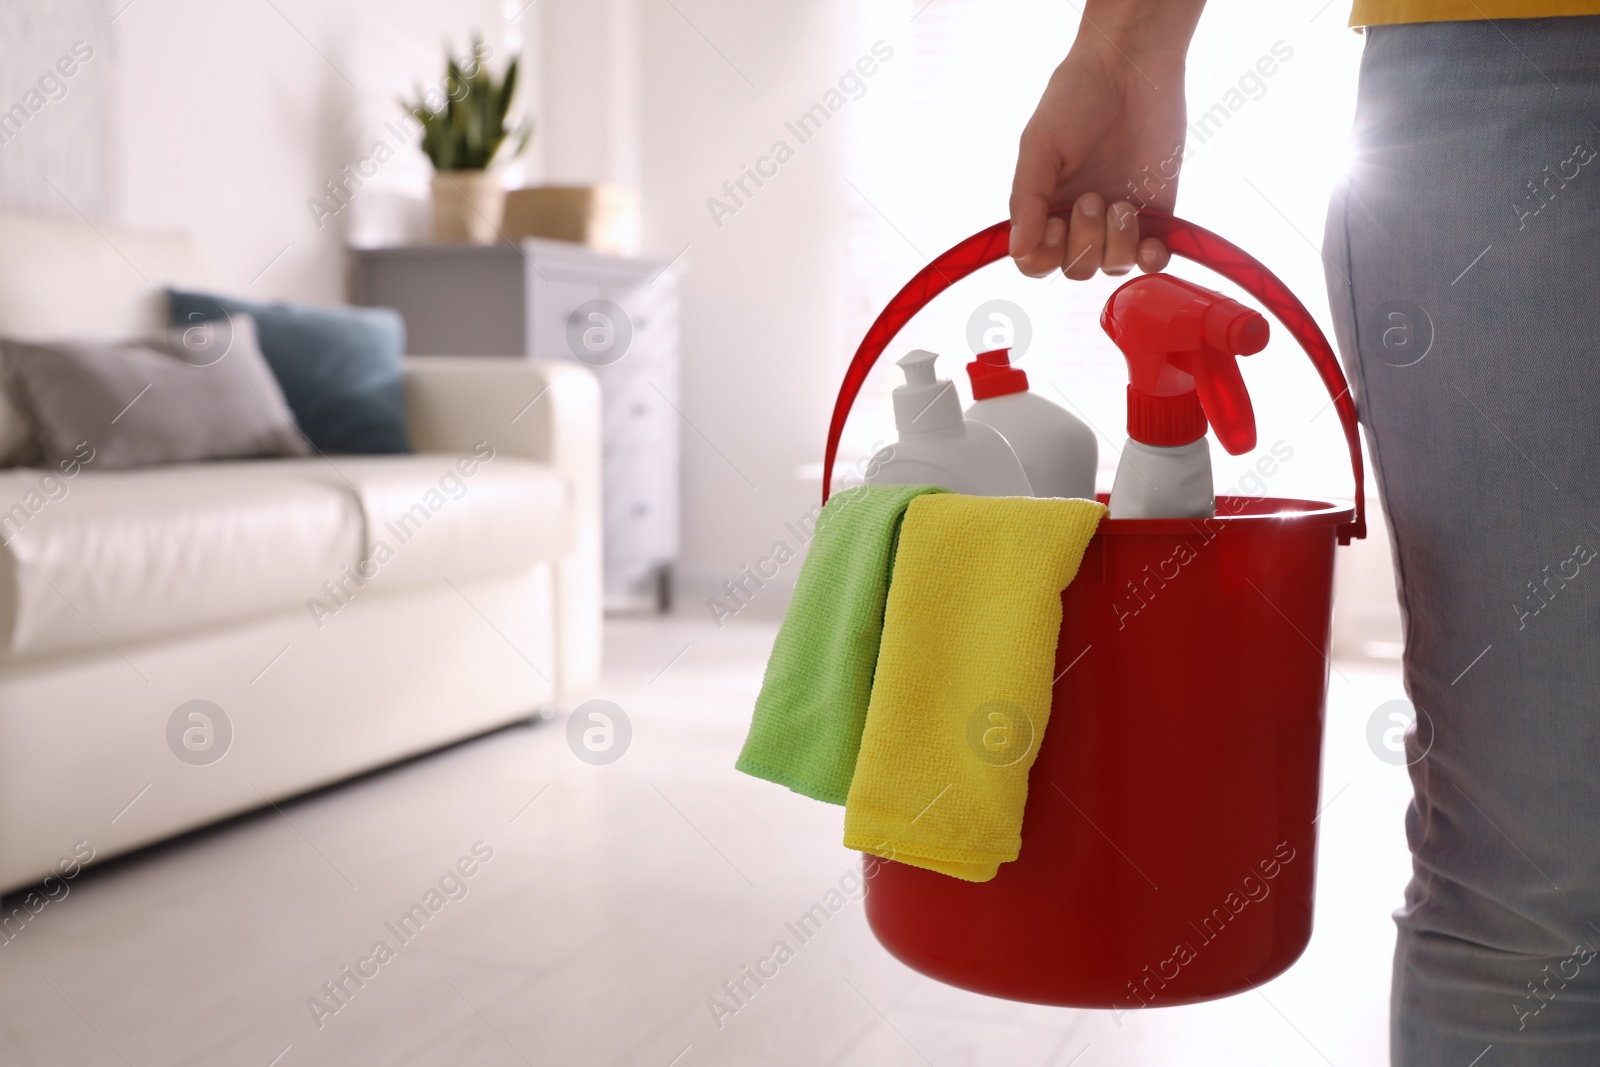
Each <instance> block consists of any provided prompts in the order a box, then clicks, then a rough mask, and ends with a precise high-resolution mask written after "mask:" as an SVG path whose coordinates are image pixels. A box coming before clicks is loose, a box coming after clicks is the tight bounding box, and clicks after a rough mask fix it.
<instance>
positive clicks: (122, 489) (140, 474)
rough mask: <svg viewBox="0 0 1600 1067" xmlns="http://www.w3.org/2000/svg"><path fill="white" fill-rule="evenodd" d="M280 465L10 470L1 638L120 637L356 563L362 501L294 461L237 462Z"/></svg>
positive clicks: (253, 611) (276, 596) (39, 642)
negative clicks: (301, 472) (284, 466)
mask: <svg viewBox="0 0 1600 1067" xmlns="http://www.w3.org/2000/svg"><path fill="white" fill-rule="evenodd" d="M273 465H274V464H269V463H265V462H260V463H257V464H244V463H207V464H185V465H181V466H170V467H151V468H147V469H143V470H133V471H96V470H94V469H93V464H92V461H91V462H90V464H89V465H88V466H86V467H84V468H82V469H80V470H79V471H78V473H77V475H76V477H73V478H66V477H64V476H61V475H56V474H49V473H46V472H43V471H39V470H34V469H31V468H16V469H13V470H9V471H5V472H0V539H3V544H4V547H3V548H0V632H3V633H4V634H5V637H6V641H5V647H6V648H7V649H8V650H10V651H11V652H26V653H42V652H51V651H60V650H64V649H69V648H82V647H101V648H103V647H104V646H105V645H106V644H107V643H109V644H111V645H112V646H113V647H116V646H121V645H123V644H124V643H127V642H133V641H136V640H138V639H140V638H143V637H149V636H158V635H162V634H167V633H174V632H178V631H181V630H188V629H200V628H203V627H206V626H210V625H214V624H217V623H221V622H227V621H230V620H233V619H238V618H244V617H248V616H251V615H257V614H261V613H263V612H265V611H269V610H271V609H274V608H281V607H284V606H287V605H289V604H294V603H296V602H298V601H299V600H301V599H303V598H305V597H307V596H310V595H311V594H312V593H313V592H314V591H315V590H316V589H317V588H318V586H319V585H320V584H321V583H322V582H323V581H325V580H326V579H328V578H330V577H332V576H335V575H337V574H338V572H339V568H340V567H342V566H345V565H348V564H353V563H354V562H355V560H356V559H357V556H358V555H359V552H360V548H361V537H362V519H361V511H360V507H359V505H358V504H357V502H356V500H355V498H354V497H353V495H352V494H350V493H348V492H340V491H338V490H337V489H334V488H331V487H329V486H327V485H325V484H322V483H320V482H318V481H317V480H315V479H309V478H304V477H298V476H296V475H295V473H294V472H293V471H292V470H284V471H282V472H281V473H276V474H271V475H268V474H266V473H265V472H264V471H263V472H260V474H259V476H256V477H250V478H239V477H237V472H236V470H235V469H236V468H239V467H245V466H260V467H262V468H269V467H271V466H273ZM253 473H254V472H253ZM30 490H31V491H32V492H31V493H30Z"/></svg>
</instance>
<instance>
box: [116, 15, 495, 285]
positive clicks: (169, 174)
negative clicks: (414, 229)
mask: <svg viewBox="0 0 1600 1067" xmlns="http://www.w3.org/2000/svg"><path fill="white" fill-rule="evenodd" d="M111 2H112V3H115V4H116V5H117V6H119V7H120V6H121V4H122V3H126V0H111ZM504 26H505V14H504V12H503V9H502V7H501V5H500V3H498V2H497V0H451V2H450V3H448V4H445V3H437V2H430V0H273V3H271V4H268V3H216V2H215V0H137V2H136V3H134V4H132V5H131V6H129V7H128V8H127V9H126V10H125V11H124V12H123V13H122V14H121V15H120V16H119V17H118V18H117V19H116V22H115V23H114V24H113V25H112V27H111V31H112V34H113V37H114V43H115V46H116V53H117V56H118V59H119V72H118V81H119V91H118V93H117V96H116V100H115V108H114V118H113V137H114V138H115V141H116V155H117V158H118V161H119V166H118V173H117V181H116V183H115V184H116V186H117V190H116V193H117V195H116V199H115V207H114V214H115V216H116V218H117V221H119V222H121V223H123V224H125V225H129V226H139V227H150V228H163V229H166V228H171V229H186V230H189V231H190V232H191V233H193V234H194V236H195V237H196V238H197V240H198V242H199V244H200V248H201V251H202V253H203V254H204V255H205V256H206V258H207V260H208V261H209V262H210V264H211V266H212V267H213V268H214V270H215V271H216V272H217V275H218V278H219V282H220V283H221V284H223V285H225V286H227V287H228V288H230V289H234V290H238V291H241V292H244V291H248V292H249V293H250V294H251V295H254V296H281V297H297V298H302V299H309V300H320V301H337V300H339V299H342V298H343V296H344V289H345V286H344V255H343V244H344V240H345V237H346V233H347V228H348V227H349V226H350V225H352V224H353V223H354V222H355V221H356V220H357V218H358V217H359V213H360V211H361V210H363V209H367V208H369V205H379V204H381V203H382V202H383V198H384V195H385V193H384V190H386V189H390V190H407V189H409V190H410V191H411V192H412V194H413V195H420V193H421V191H422V190H423V189H424V188H425V187H426V182H427V178H428V166H427V162H426V160H425V159H424V158H423V157H422V156H421V154H420V152H418V151H416V150H415V149H414V148H408V147H402V150H401V151H399V153H398V154H397V156H396V157H395V158H394V159H393V160H391V161H390V162H388V163H385V164H383V165H382V167H381V168H380V170H379V173H378V174H377V176H376V177H375V178H374V179H373V180H372V182H371V183H369V185H368V187H367V188H366V189H363V190H362V191H361V192H360V193H359V194H358V195H357V198H356V200H355V202H354V204H353V205H352V207H351V209H350V210H349V211H347V212H341V213H340V214H339V215H337V216H335V218H334V219H333V220H332V221H331V222H328V223H326V224H325V225H324V226H323V227H322V228H321V229H319V228H318V226H317V225H316V222H315V221H314V220H313V217H312V215H311V213H310V211H308V209H307V206H306V202H307V200H309V199H311V198H313V197H322V196H324V193H323V192H322V186H323V183H324V182H326V181H328V180H330V179H334V178H336V177H337V176H338V175H339V173H340V171H341V169H342V168H343V167H345V166H346V165H347V164H350V163H353V162H355V161H356V160H358V159H360V158H361V157H363V156H365V155H367V153H368V152H369V151H370V149H371V147H372V146H373V144H374V143H375V142H377V141H378V140H380V139H388V140H389V141H390V142H392V144H393V145H394V146H396V147H401V146H400V144H399V138H398V136H397V135H396V134H394V133H393V132H392V131H390V130H387V129H386V128H385V123H387V122H389V121H390V120H393V119H395V118H397V117H398V116H400V115H401V114H402V111H401V109H400V107H399V105H398V104H397V103H396V98H397V97H398V96H400V95H402V94H405V95H409V94H410V91H411V86H412V85H413V84H420V83H426V82H428V81H431V80H436V79H437V78H438V77H439V75H440V73H441V71H442V68H443V47H444V44H445V42H446V41H447V40H448V41H450V42H451V43H453V44H454V46H455V47H456V49H457V50H458V51H460V52H465V51H466V48H467V41H468V37H469V36H470V34H471V32H472V31H473V30H474V29H479V30H481V31H483V32H484V34H485V35H486V36H487V37H488V39H489V40H490V41H491V42H493V43H494V44H495V45H496V46H499V45H500V43H501V40H502V39H503V29H504ZM369 214H370V212H369ZM280 253H281V257H280ZM274 257H279V258H277V259H276V261H274ZM269 264H270V269H269ZM263 271H265V273H263Z"/></svg>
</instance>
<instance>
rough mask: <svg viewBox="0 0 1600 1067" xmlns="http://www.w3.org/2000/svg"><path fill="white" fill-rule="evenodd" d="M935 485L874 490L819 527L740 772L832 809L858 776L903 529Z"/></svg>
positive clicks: (828, 514) (838, 503)
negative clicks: (910, 509) (915, 503)
mask: <svg viewBox="0 0 1600 1067" xmlns="http://www.w3.org/2000/svg"><path fill="white" fill-rule="evenodd" d="M943 492H945V490H943V489H940V488H939V487H937V486H932V485H865V486H860V487H857V488H855V489H850V490H846V491H845V492H842V493H839V494H837V495H835V496H834V497H833V498H832V499H831V500H829V501H828V503H827V506H826V507H824V508H823V509H822V514H821V515H820V516H819V517H818V519H817V526H816V533H815V535H814V536H813V537H812V540H811V547H810V549H809V551H808V552H807V553H806V559H805V563H804V564H802V565H801V567H800V578H799V580H798V581H797V582H796V583H795V589H794V597H793V598H792V599H791V600H790V601H789V610H788V612H787V613H786V614H785V615H784V618H783V626H782V627H781V628H780V629H779V630H778V639H777V641H776V642H775V643H774V644H773V646H772V656H771V658H770V659H768V660H767V673H766V677H765V678H763V679H762V682H761V695H760V696H758V697H757V698H756V711H755V717H754V718H753V719H752V720H751V723H750V734H749V736H747V737H746V738H745V741H744V750H743V751H742V752H740V753H739V761H738V762H737V763H735V764H734V766H735V767H736V768H738V769H739V770H741V771H743V772H744V773H746V774H752V775H755V776H756V777H757V778H765V779H766V780H767V781H769V782H777V783H778V784H779V785H786V786H788V787H789V788H790V789H793V790H794V791H795V792H796V793H801V794H804V795H805V796H808V797H812V798H813V799H816V800H821V801H825V802H827V803H829V804H840V805H842V804H843V803H844V802H845V797H846V796H848V795H849V793H850V779H851V778H852V777H854V775H855V769H856V754H857V753H858V752H859V751H860V749H861V731H862V728H863V726H864V725H865V724H866V721H867V702H868V700H869V698H870V697H871V696H872V674H873V671H874V670H875V669H876V667H877V664H878V644H879V641H880V639H881V638H882V636H883V606H884V602H885V600H886V599H887V597H888V591H889V576H890V570H891V568H892V567H893V565H894V551H895V543H896V541H897V540H898V539H899V536H900V521H901V519H903V518H904V517H905V512H906V507H907V505H909V504H910V503H911V501H912V500H914V499H916V498H917V497H919V496H922V495H923V494H925V493H943Z"/></svg>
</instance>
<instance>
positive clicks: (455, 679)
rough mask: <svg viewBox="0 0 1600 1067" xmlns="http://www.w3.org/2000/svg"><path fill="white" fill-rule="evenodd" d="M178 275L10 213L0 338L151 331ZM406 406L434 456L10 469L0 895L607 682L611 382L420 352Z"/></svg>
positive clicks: (109, 235) (143, 255)
mask: <svg viewBox="0 0 1600 1067" xmlns="http://www.w3.org/2000/svg"><path fill="white" fill-rule="evenodd" d="M167 283H176V284H183V285H190V286H195V287H201V288H204V287H208V286H210V282H209V280H208V279H207V277H206V276H205V273H204V271H203V270H201V269H200V267H199V264H198V262H197V259H196V257H195V255H194V253H193V250H192V248H191V246H190V244H189V243H188V241H187V240H185V239H184V238H182V237H180V236H172V235H167V236H160V235H147V234H137V233H130V232H122V231H115V230H111V229H108V228H106V227H100V228H99V229H98V230H96V229H93V228H90V227H88V226H84V225H77V224H70V223H62V222H47V221H41V220H34V219H23V218H16V217H0V336H6V337H21V338H28V339H40V338H46V339H48V338H65V337H95V338H117V337H139V336H149V335H151V334H152V333H153V332H155V331H156V330H158V329H159V328H160V327H161V326H162V325H163V320H164V310H165V309H164V306H163V297H162V295H161V286H162V285H163V284H167ZM406 402H407V405H408V411H409V414H408V418H409V430H410V435H411V440H412V442H413V445H414V447H415V448H416V450H417V451H416V454H414V455H408V456H333V457H329V458H323V457H313V458H308V459H289V460H260V461H250V462H216V463H203V464H184V465H178V466H169V467H155V468H145V469H141V470H133V471H114V470H96V469H95V468H94V464H93V462H90V463H88V464H87V465H85V466H84V467H83V468H82V469H81V470H80V471H79V472H78V473H76V475H75V476H74V477H72V478H70V479H69V478H57V479H53V480H50V481H48V482H47V481H45V479H44V476H45V474H46V473H48V472H46V471H43V470H39V469H34V468H27V467H12V468H7V469H4V470H0V542H3V543H0V891H5V890H9V889H13V888H17V887H19V886H23V885H27V884H30V883H33V882H36V881H38V880H39V879H40V878H42V877H44V876H45V875H46V874H49V873H51V872H52V871H55V870H57V869H58V861H60V860H61V859H62V857H68V856H71V855H72V854H73V852H74V846H75V845H77V844H78V843H80V842H86V843H87V845H88V847H89V848H92V849H93V853H94V856H95V857H96V859H104V858H106V857H109V856H113V855H116V854H118V853H121V852H125V851H127V850H129V849H132V848H136V847H138V846H140V845H143V844H146V843H148V842H152V841H156V840H159V839H161V838H164V837H168V836H171V835H173V834H176V833H179V832H181V831H183V830H186V829H189V828H191V827H196V826H200V825H203V824H205V823H208V822H212V821H215V820H217V819H220V818H223V817H225V816H228V815H230V814H233V813H236V812H241V811H245V810H247V809H251V808H256V807H260V806H262V805H264V804H266V803H267V802H268V801H276V800H279V799H281V798H283V797H287V796H291V795H293V794H296V793H300V792H303V791H305V790H307V789H311V788H313V787H316V786H319V785H323V784H325V783H329V782H333V781H337V780H339V779H341V778H344V777H348V776H350V775H352V774H355V773H357V772H359V771H363V770H366V769H368V768H372V767H376V766H380V765H382V764H385V763H389V762H392V761H394V760H397V759H400V758H403V757H406V756H409V755H412V754H415V753H419V752H423V751H426V750H428V749H431V748H436V747H438V746H441V745H444V744H446V743H449V742H451V741H455V740H458V739H460V738H464V737H468V736H471V735H473V734H477V733H481V732H483V731H486V730H489V729H492V728H494V727H497V726H500V725H503V724H506V723H508V722H512V721H515V720H517V719H521V718H526V717H527V716H529V715H530V714H532V713H534V712H535V711H537V710H538V709H540V708H541V707H545V706H549V705H552V704H554V703H557V702H561V703H566V702H568V701H571V700H573V699H575V698H578V697H581V696H582V695H583V694H584V693H585V692H587V691H589V690H591V689H592V688H593V686H594V685H595V684H596V682H597V677H598V672H599V656H600V651H599V650H600V613H601V594H600V504H599V484H598V483H599V464H600V425H599V423H600V398H599V392H598V389H597V386H596V382H595V379H594V376H593V375H592V374H591V373H590V372H589V371H588V370H587V369H586V368H584V367H582V366H581V365H579V364H576V363H563V362H556V361H520V360H509V359H506V360H495V359H464V358H450V357H429V358H413V359H408V360H407V362H406ZM485 442H486V443H485ZM491 452H492V458H490V459H487V460H485V459H484V458H483V457H484V456H485V455H487V454H489V453H491ZM469 468H470V470H471V474H470V476H469V475H468V474H467V473H466V472H467V470H468V469H469ZM430 490H435V491H436V492H433V493H430ZM441 500H442V501H443V503H442V504H439V501H441ZM419 504H420V505H421V507H420V509H419V507H418V505H419ZM435 505H437V506H435ZM402 537H403V538H404V540H403V543H402V540H401V539H402ZM378 540H385V541H387V542H388V544H389V548H390V549H391V550H392V558H388V559H387V561H386V562H384V563H382V564H381V565H379V566H377V567H376V568H375V570H376V573H373V571H374V566H373V565H372V564H370V563H369V564H368V565H367V566H366V569H365V573H366V574H368V575H371V577H370V579H369V578H365V577H362V575H361V573H360V572H359V571H358V568H361V566H362V561H363V560H367V559H369V558H373V557H374V553H375V547H376V542H377V541H378ZM376 554H377V555H379V556H381V555H383V553H382V552H377V553H376ZM319 605H320V606H319ZM195 700H203V701H208V702H210V703H211V704H213V705H215V706H216V707H217V708H220V709H221V718H222V719H223V720H224V721H221V722H213V723H211V724H210V727H211V732H210V733H209V734H207V732H206V723H205V720H200V719H189V718H188V716H187V712H186V713H185V714H184V715H182V716H179V717H178V718H179V719H180V722H179V726H181V727H183V728H185V729H191V730H199V731H200V732H199V733H191V734H190V739H189V748H185V747H184V744H183V743H181V742H178V741H175V740H173V738H174V737H176V736H180V735H181V731H180V733H179V734H177V735H174V734H172V732H171V728H172V720H173V719H174V712H175V711H176V710H177V709H178V708H179V706H180V705H184V704H186V703H188V702H190V701H195ZM196 707H201V710H202V713H205V714H208V715H209V717H210V718H212V719H216V718H218V716H216V715H215V714H213V713H209V712H206V710H205V708H204V706H199V705H197V706H196ZM230 730H231V734H232V737H231V741H230V742H228V744H227V746H226V751H225V754H224V755H223V756H222V757H221V758H220V759H215V760H214V761H213V762H206V761H207V760H212V759H213V758H214V757H215V754H216V752H217V751H220V750H221V738H222V736H223V735H224V734H226V733H228V732H229V731H230ZM208 742H209V744H210V745H211V746H212V747H211V748H207V747H205V746H206V745H207V743H208ZM190 749H197V750H198V755H196V754H195V753H194V752H191V751H190ZM179 751H184V752H185V753H186V754H187V755H188V757H189V758H188V759H185V758H180V756H179V754H178V753H179ZM79 855H80V856H81V855H82V853H81V852H80V853H79Z"/></svg>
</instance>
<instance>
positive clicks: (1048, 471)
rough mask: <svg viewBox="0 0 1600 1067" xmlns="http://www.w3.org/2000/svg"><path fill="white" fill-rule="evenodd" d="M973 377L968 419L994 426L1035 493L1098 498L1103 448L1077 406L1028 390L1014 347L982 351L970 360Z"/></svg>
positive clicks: (970, 372) (1024, 374) (971, 378)
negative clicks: (1013, 359) (1012, 351)
mask: <svg viewBox="0 0 1600 1067" xmlns="http://www.w3.org/2000/svg"><path fill="white" fill-rule="evenodd" d="M967 377H968V378H969V379H970V380H971V382H972V400H973V403H972V406H971V407H969V408H968V409H967V421H968V422H981V423H983V424H984V425H985V426H993V427H994V428H995V429H997V430H999V431H1000V433H1001V434H1002V435H1003V436H1004V437H1005V439H1006V441H1007V443H1009V444H1010V445H1011V448H1012V450H1013V451H1015V452H1016V454H1017V459H1019V460H1021V461H1022V470H1023V472H1024V473H1025V474H1027V476H1028V484H1029V485H1031V486H1032V487H1033V495H1034V496H1066V497H1085V498H1087V499H1090V500H1093V499H1094V474H1095V468H1096V467H1097V466H1098V465H1099V462H1100V448H1099V445H1098V444H1097V443H1096V442H1095V439H1094V431H1093V430H1091V429H1089V427H1088V425H1087V424H1086V423H1085V422H1084V421H1083V420H1082V419H1080V418H1078V417H1077V416H1076V415H1074V414H1072V412H1070V411H1068V410H1067V409H1066V408H1063V407H1061V406H1060V405H1059V404H1055V403H1052V402H1051V401H1049V400H1046V399H1045V398H1044V397H1042V396H1040V395H1039V394H1038V393H1034V392H1030V391H1029V390H1028V375H1027V373H1026V372H1025V371H1023V370H1021V369H1020V368H1017V367H1013V366H1012V365H1011V358H1010V350H1009V349H1005V348H997V349H995V350H994V351H992V352H981V353H979V354H978V358H977V359H975V360H973V361H972V362H971V363H968V364H967Z"/></svg>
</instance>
